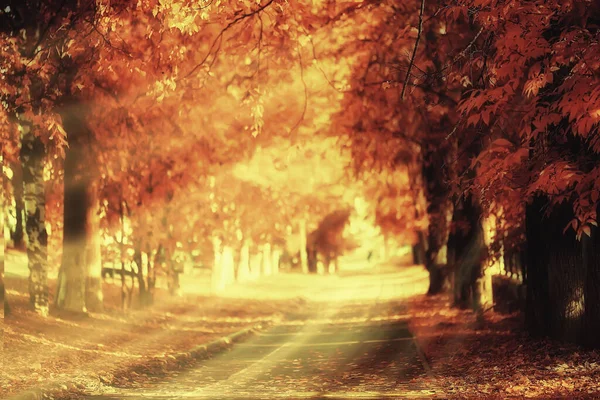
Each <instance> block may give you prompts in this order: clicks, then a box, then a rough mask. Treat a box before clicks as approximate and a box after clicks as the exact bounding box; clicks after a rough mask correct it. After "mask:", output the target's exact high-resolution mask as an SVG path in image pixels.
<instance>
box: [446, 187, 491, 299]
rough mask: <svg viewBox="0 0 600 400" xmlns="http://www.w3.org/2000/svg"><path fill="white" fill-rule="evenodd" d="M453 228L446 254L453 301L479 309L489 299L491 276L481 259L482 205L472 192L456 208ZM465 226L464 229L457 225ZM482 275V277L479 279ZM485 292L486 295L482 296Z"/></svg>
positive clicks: (482, 252)
mask: <svg viewBox="0 0 600 400" xmlns="http://www.w3.org/2000/svg"><path fill="white" fill-rule="evenodd" d="M453 224H454V231H453V232H452V233H451V235H450V236H451V237H450V239H449V243H448V244H449V254H451V255H452V258H453V259H454V261H453V272H454V277H453V295H454V305H455V306H458V307H460V308H467V307H473V308H474V309H475V310H476V311H480V310H481V309H482V307H483V306H485V305H487V304H488V302H489V293H490V292H489V291H490V290H491V279H489V282H488V278H487V277H486V276H485V274H484V270H483V262H484V260H485V258H486V246H485V240H484V235H483V228H482V226H481V209H480V208H479V205H478V204H476V200H473V198H472V196H469V197H468V198H467V199H464V200H462V201H461V206H459V207H457V208H455V210H454V217H453ZM457 225H458V226H461V225H462V226H465V227H466V228H465V230H464V231H463V230H460V229H457ZM482 279H483V281H482ZM483 294H485V295H486V296H487V297H486V298H482V297H481V296H482V295H483Z"/></svg>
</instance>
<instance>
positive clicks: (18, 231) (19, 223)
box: [11, 163, 25, 249]
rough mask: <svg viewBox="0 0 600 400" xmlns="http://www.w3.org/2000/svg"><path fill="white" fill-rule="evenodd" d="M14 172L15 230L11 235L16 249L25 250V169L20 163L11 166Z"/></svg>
mask: <svg viewBox="0 0 600 400" xmlns="http://www.w3.org/2000/svg"><path fill="white" fill-rule="evenodd" d="M11 170H12V171H13V177H12V187H13V193H14V197H15V230H14V232H12V233H11V239H12V241H13V245H14V247H15V248H16V249H23V248H25V243H24V241H23V239H24V234H23V233H24V231H23V211H25V204H24V202H23V168H22V166H21V165H19V164H18V163H14V164H12V165H11Z"/></svg>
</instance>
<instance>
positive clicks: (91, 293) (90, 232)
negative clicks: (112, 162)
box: [85, 185, 104, 312]
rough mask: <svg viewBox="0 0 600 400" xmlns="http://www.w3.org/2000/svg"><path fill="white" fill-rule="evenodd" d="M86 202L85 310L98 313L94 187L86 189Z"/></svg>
mask: <svg viewBox="0 0 600 400" xmlns="http://www.w3.org/2000/svg"><path fill="white" fill-rule="evenodd" d="M88 200H89V204H90V207H88V210H87V218H86V222H87V225H86V232H85V233H86V251H85V267H86V271H85V272H86V275H87V278H86V287H85V290H86V297H85V302H86V308H87V309H88V310H89V311H94V312H100V311H102V310H103V309H104V304H103V301H104V296H103V294H102V254H101V236H100V216H99V215H98V210H99V208H100V204H99V202H98V195H97V188H96V185H90V187H89V189H88Z"/></svg>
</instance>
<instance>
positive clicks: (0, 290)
mask: <svg viewBox="0 0 600 400" xmlns="http://www.w3.org/2000/svg"><path fill="white" fill-rule="evenodd" d="M0 161H2V156H1V155H0ZM0 188H2V186H0ZM0 210H4V193H0ZM0 232H2V235H4V215H2V218H0ZM0 299H1V300H2V310H1V311H0V312H2V313H3V314H2V318H4V317H5V316H6V315H8V314H9V313H10V307H9V306H8V299H7V298H6V290H5V288H4V257H2V258H0Z"/></svg>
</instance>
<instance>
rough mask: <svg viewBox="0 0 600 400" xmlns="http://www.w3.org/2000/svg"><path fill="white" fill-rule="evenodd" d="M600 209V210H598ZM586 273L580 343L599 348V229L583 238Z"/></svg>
mask: <svg viewBox="0 0 600 400" xmlns="http://www.w3.org/2000/svg"><path fill="white" fill-rule="evenodd" d="M598 211H600V210H598ZM583 243H584V246H585V247H584V254H586V255H587V259H586V261H587V262H586V264H587V267H586V275H585V278H584V279H585V280H584V287H583V290H584V293H585V314H584V324H583V335H582V340H581V342H582V344H583V345H584V346H588V347H596V348H600V231H599V229H598V228H594V229H593V230H592V236H591V238H587V237H586V238H584V242H583Z"/></svg>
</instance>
